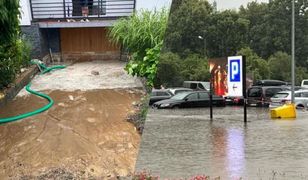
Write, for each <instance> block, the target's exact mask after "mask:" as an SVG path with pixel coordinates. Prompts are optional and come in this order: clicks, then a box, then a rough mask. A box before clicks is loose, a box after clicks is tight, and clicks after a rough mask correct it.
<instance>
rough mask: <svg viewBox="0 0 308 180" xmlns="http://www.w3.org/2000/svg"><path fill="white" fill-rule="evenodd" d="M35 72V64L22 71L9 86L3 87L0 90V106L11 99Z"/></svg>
mask: <svg viewBox="0 0 308 180" xmlns="http://www.w3.org/2000/svg"><path fill="white" fill-rule="evenodd" d="M37 72H38V68H37V67H36V66H35V65H33V66H31V67H29V68H28V70H27V71H25V72H24V73H22V74H21V75H20V76H19V77H18V78H17V79H16V80H15V82H14V83H13V84H12V85H11V87H9V88H8V89H5V90H4V91H3V92H0V107H1V106H4V105H5V104H6V103H8V102H9V101H11V100H13V99H14V97H15V96H16V95H17V94H18V93H19V91H20V90H21V89H22V88H24V87H25V86H26V85H27V84H28V83H29V82H30V81H31V80H32V79H33V77H34V76H35V74H36V73H37Z"/></svg>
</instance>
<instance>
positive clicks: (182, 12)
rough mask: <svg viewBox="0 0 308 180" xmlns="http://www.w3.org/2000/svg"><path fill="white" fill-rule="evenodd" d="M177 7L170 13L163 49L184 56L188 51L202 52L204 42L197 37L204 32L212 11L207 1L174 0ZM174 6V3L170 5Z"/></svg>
mask: <svg viewBox="0 0 308 180" xmlns="http://www.w3.org/2000/svg"><path fill="white" fill-rule="evenodd" d="M175 3H177V4H176V6H177V7H178V8H173V9H172V12H171V13H170V18H169V22H168V28H167V32H166V36H165V48H164V49H165V51H171V52H173V53H178V54H179V55H180V56H186V55H187V54H189V53H199V54H202V52H203V50H204V49H203V46H204V43H203V41H201V40H200V39H198V36H199V35H204V34H205V27H206V24H207V21H208V18H209V15H210V13H212V11H213V10H212V7H211V5H210V4H209V3H208V2H207V1H204V0H202V1H196V0H181V1H180V4H179V2H178V1H175ZM172 6H174V5H172Z"/></svg>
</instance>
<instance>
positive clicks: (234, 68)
mask: <svg viewBox="0 0 308 180" xmlns="http://www.w3.org/2000/svg"><path fill="white" fill-rule="evenodd" d="M229 68H230V69H229V73H230V81H231V82H240V81H241V76H240V75H241V73H240V69H241V68H240V60H237V59H236V60H231V61H230V67H229Z"/></svg>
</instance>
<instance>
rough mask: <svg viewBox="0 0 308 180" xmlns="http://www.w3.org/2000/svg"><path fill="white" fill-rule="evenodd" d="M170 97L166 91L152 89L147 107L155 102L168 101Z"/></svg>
mask: <svg viewBox="0 0 308 180" xmlns="http://www.w3.org/2000/svg"><path fill="white" fill-rule="evenodd" d="M172 96H173V95H172V94H171V93H170V92H169V90H167V89H154V90H152V92H151V96H150V102H149V105H152V104H153V103H155V102H157V101H161V100H164V99H169V98H171V97H172Z"/></svg>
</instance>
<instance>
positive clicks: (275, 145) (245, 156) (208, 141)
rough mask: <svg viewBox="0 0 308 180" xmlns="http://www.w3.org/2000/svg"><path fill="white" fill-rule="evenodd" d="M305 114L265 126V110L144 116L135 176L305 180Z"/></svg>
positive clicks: (307, 124) (307, 156) (307, 146)
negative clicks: (144, 172)
mask: <svg viewBox="0 0 308 180" xmlns="http://www.w3.org/2000/svg"><path fill="white" fill-rule="evenodd" d="M307 137H308V112H303V111H298V118H297V119H296V120H292V119H289V120H271V119H270V117H269V110H268V109H266V108H249V109H248V123H247V124H244V123H243V109H242V108H241V107H225V108H215V109H214V119H213V120H212V121H211V120H210V118H209V109H208V108H202V109H179V110H154V109H151V110H150V111H149V114H148V117H147V121H146V125H145V129H144V134H143V136H142V142H141V146H140V150H139V155H138V159H137V165H136V170H137V171H142V170H144V169H146V170H149V171H151V172H152V174H154V175H159V176H160V177H161V178H188V177H192V176H194V175H202V174H205V175H209V176H211V177H221V179H239V178H240V177H242V178H244V179H308V173H307V172H308V163H307V162H308V139H307Z"/></svg>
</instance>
